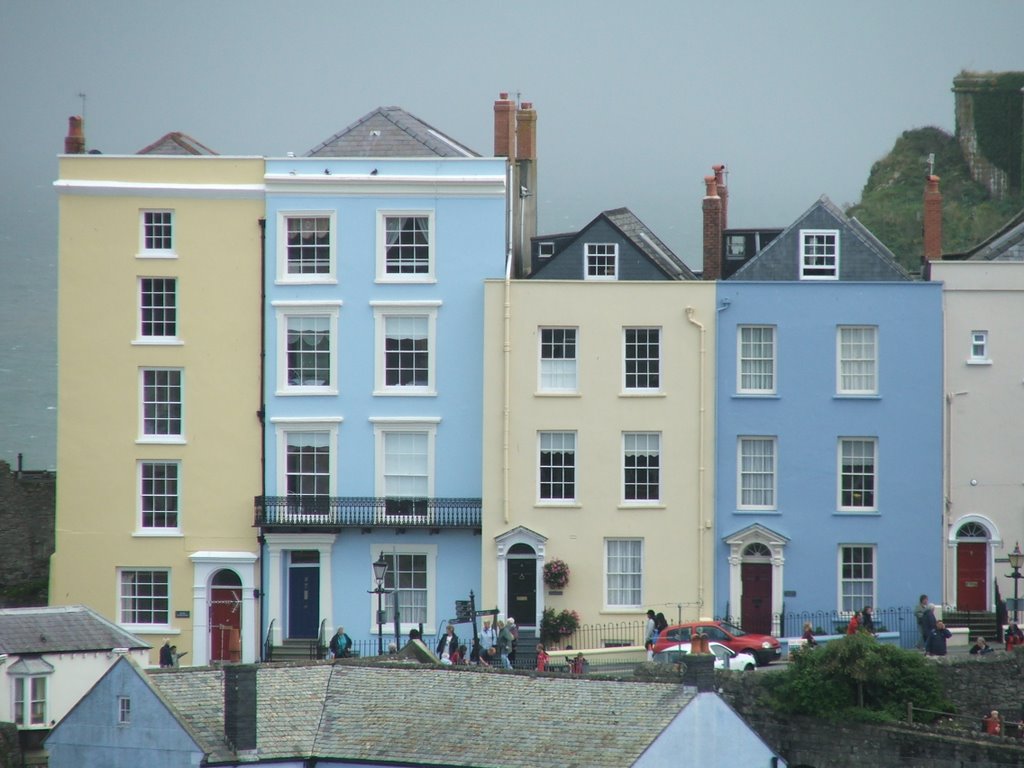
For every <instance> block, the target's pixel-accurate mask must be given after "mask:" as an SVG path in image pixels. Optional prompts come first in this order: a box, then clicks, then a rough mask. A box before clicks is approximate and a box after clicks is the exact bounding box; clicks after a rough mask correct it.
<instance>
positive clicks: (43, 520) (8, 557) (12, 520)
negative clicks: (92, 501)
mask: <svg viewBox="0 0 1024 768" xmlns="http://www.w3.org/2000/svg"><path fill="white" fill-rule="evenodd" d="M56 493H57V478H56V475H55V473H53V472H39V471H28V472H16V471H12V470H11V467H10V465H9V464H7V463H6V462H3V461H0V607H2V608H11V607H18V606H30V605H46V598H47V587H48V583H49V573H50V555H51V554H53V548H54V515H55V511H56V500H57V497H56Z"/></svg>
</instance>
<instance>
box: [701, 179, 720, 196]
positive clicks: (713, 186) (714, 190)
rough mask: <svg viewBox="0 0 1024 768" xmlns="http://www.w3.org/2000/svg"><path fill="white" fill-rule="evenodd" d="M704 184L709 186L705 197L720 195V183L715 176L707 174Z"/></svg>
mask: <svg viewBox="0 0 1024 768" xmlns="http://www.w3.org/2000/svg"><path fill="white" fill-rule="evenodd" d="M704 184H705V186H706V187H707V189H706V191H705V195H704V196H705V197H718V183H717V182H716V181H715V177H714V176H705V177H704Z"/></svg>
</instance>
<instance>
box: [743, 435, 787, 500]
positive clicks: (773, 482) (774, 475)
mask: <svg viewBox="0 0 1024 768" xmlns="http://www.w3.org/2000/svg"><path fill="white" fill-rule="evenodd" d="M755 445H757V446H769V447H770V455H768V456H766V455H765V454H764V453H763V452H762V453H759V454H757V455H753V454H750V453H748V451H747V450H746V449H747V448H748V447H750V448H753V447H755ZM748 457H749V458H750V459H752V460H753V459H758V460H761V461H764V460H767V461H768V462H770V466H769V467H760V468H757V469H754V468H751V469H747V468H746V465H745V461H744V460H745V459H746V458H748ZM778 466H779V441H778V438H777V437H775V436H774V435H741V436H740V437H739V438H738V439H737V440H736V509H742V510H773V509H778V499H779V496H778V482H779V472H778ZM748 477H749V478H754V477H768V478H769V480H770V487H769V488H754V487H749V488H748V487H747V485H746V478H748ZM747 491H750V492H751V493H757V492H761V493H763V492H765V491H767V492H768V493H770V494H771V503H769V504H750V503H745V502H744V500H743V498H744V495H745V494H746V492H747Z"/></svg>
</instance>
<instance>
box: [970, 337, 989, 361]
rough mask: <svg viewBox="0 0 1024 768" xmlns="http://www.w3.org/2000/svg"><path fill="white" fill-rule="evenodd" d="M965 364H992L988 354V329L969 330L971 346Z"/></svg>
mask: <svg viewBox="0 0 1024 768" xmlns="http://www.w3.org/2000/svg"><path fill="white" fill-rule="evenodd" d="M967 364H968V365H992V359H991V358H990V357H989V356H988V331H984V330H975V331H971V348H970V354H969V355H968V357H967Z"/></svg>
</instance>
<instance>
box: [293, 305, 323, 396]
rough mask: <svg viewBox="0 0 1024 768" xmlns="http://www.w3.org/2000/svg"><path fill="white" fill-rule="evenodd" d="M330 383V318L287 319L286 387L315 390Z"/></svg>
mask: <svg viewBox="0 0 1024 768" xmlns="http://www.w3.org/2000/svg"><path fill="white" fill-rule="evenodd" d="M330 383H331V330H330V318H329V317H326V316H321V315H310V316H304V315H303V316H293V317H289V318H288V384H289V385H290V386H293V387H296V386H307V387H309V386H317V387H318V386H326V385H329V384H330Z"/></svg>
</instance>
